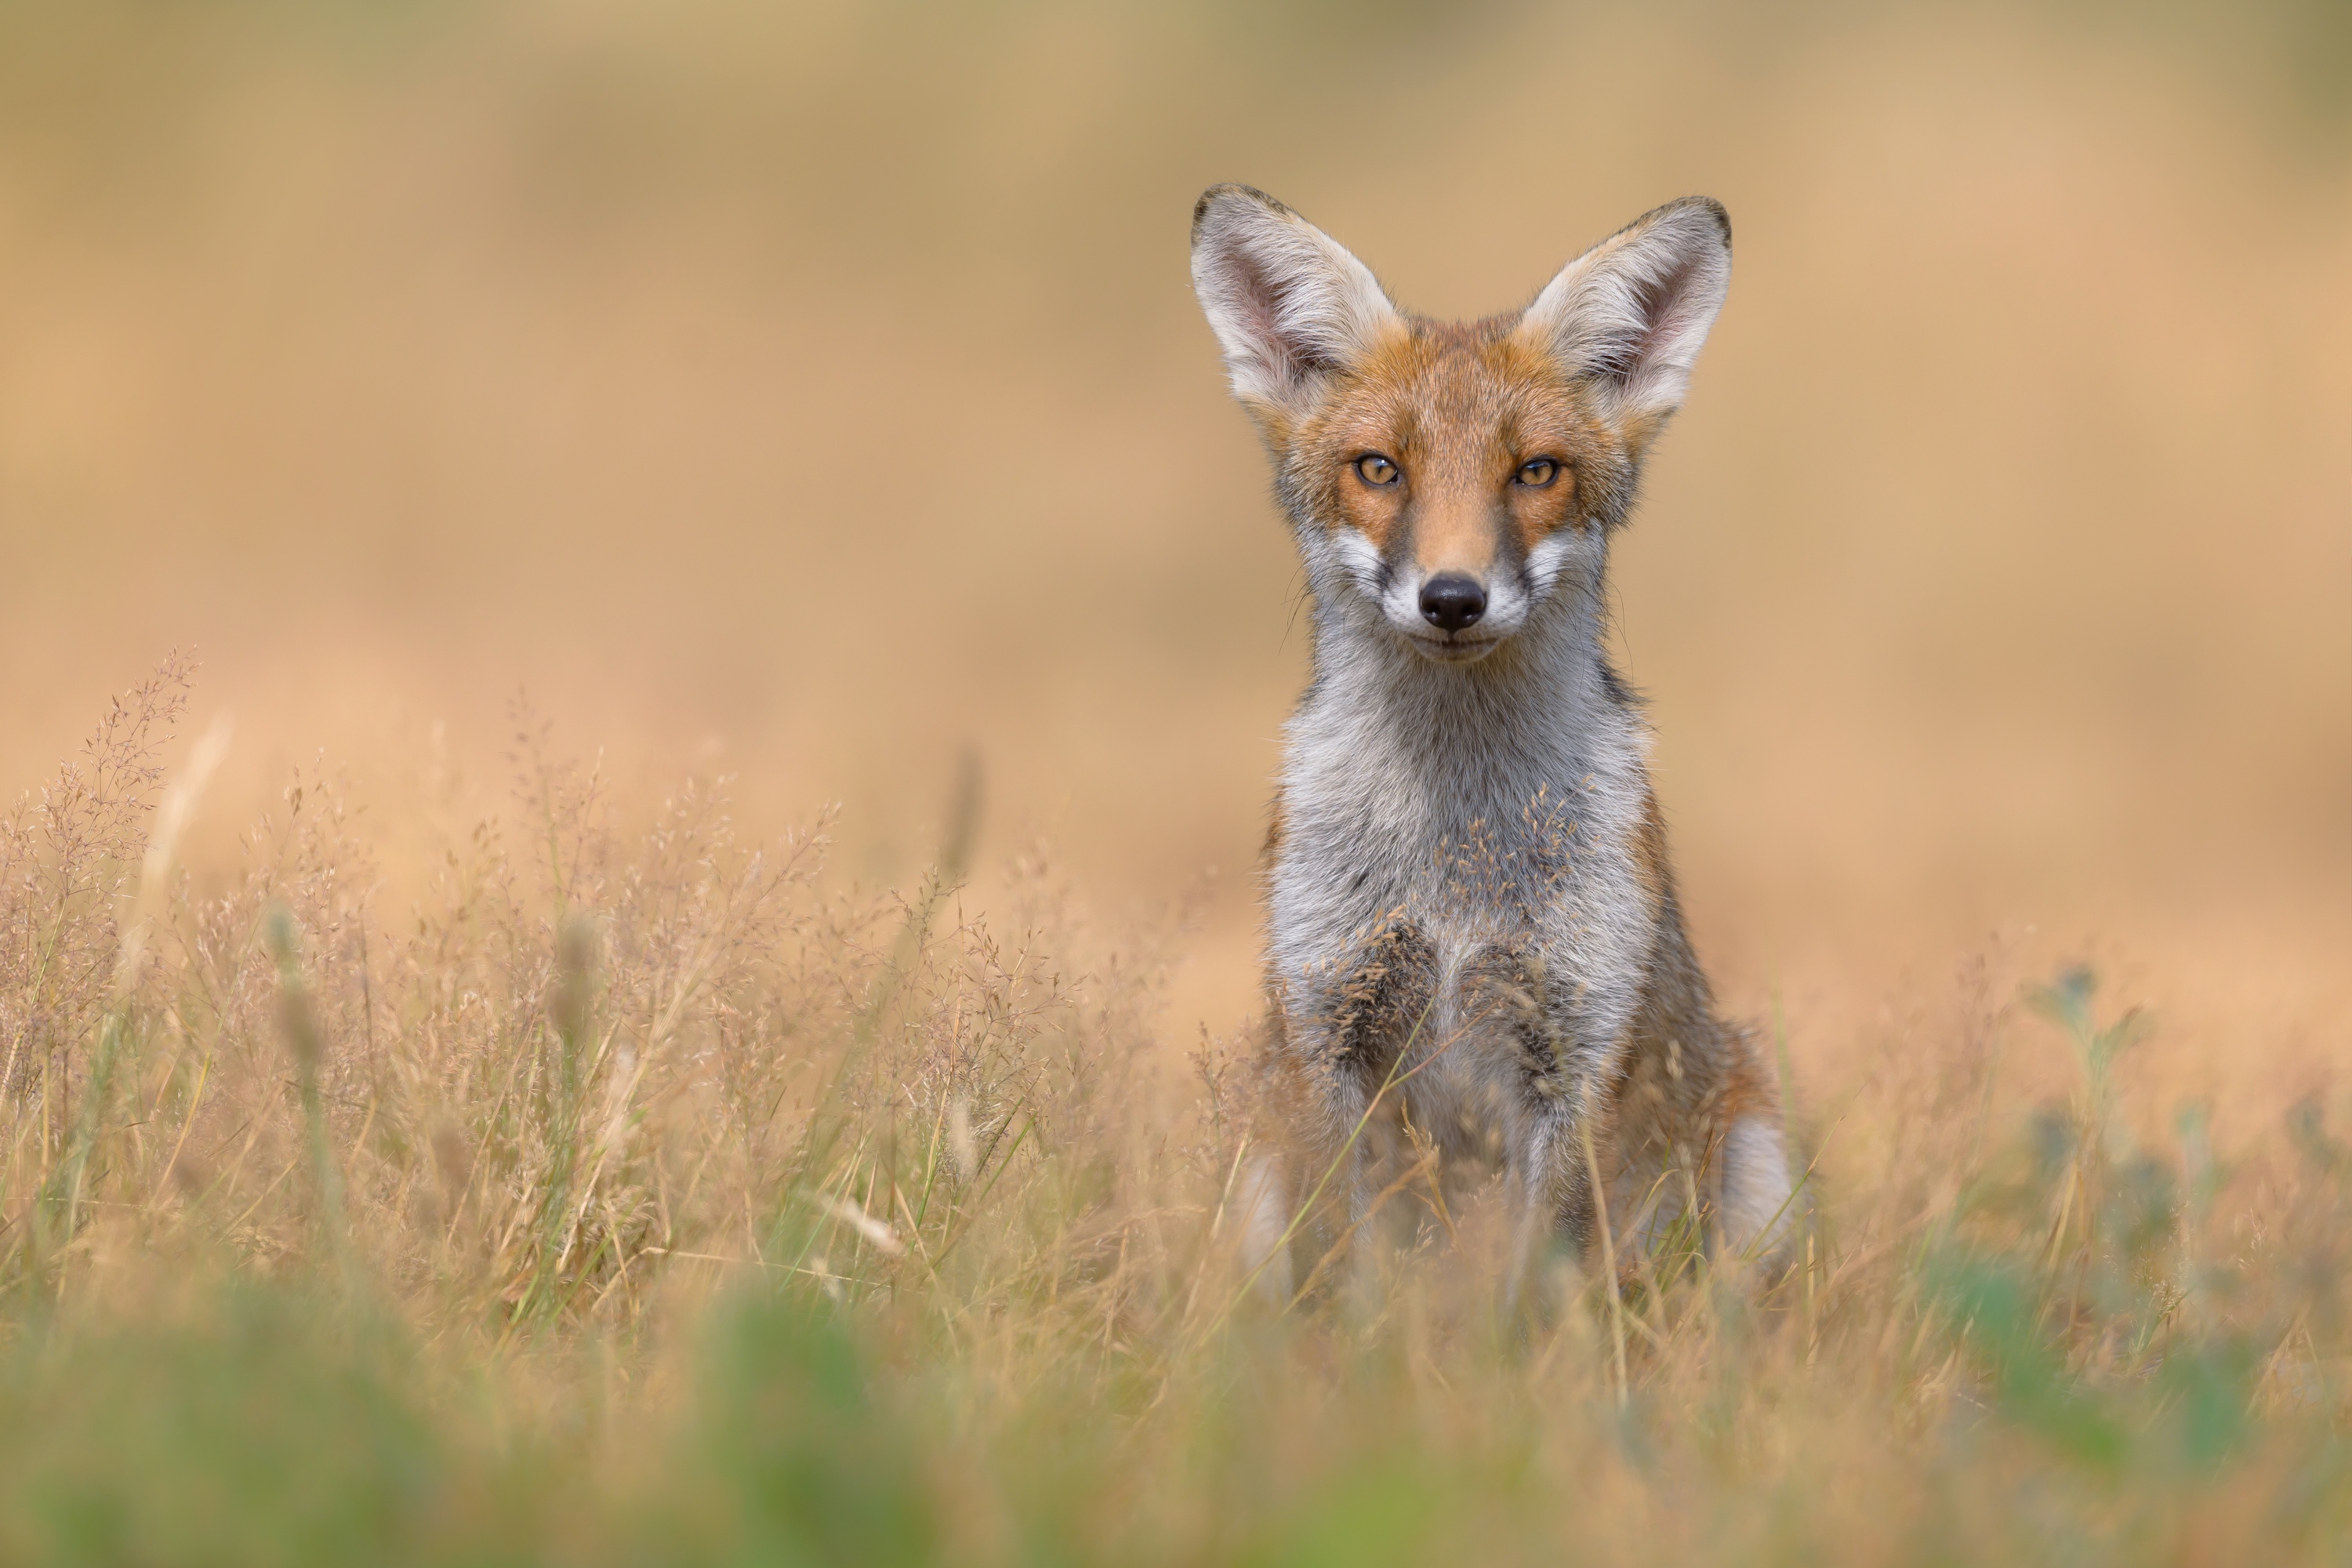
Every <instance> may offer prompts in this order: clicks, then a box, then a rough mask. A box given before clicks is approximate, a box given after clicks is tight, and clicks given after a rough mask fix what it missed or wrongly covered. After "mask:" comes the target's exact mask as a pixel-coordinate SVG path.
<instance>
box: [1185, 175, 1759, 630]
mask: <svg viewBox="0 0 2352 1568" xmlns="http://www.w3.org/2000/svg"><path fill="white" fill-rule="evenodd" d="M1730 277H1731V226H1730V221H1729V220H1728V219H1727V217H1726V216H1724V211H1723V208H1722V207H1721V206H1720V205H1717V203H1715V202H1712V201H1709V200H1707V199H1706V198H1704V197H1697V196H1694V197H1689V198H1686V199H1685V200H1683V201H1678V202H1675V203H1672V204H1670V205H1666V206H1663V207H1660V208H1658V209H1657V210H1656V211H1655V212H1653V213H1650V214H1649V215H1648V216H1644V217H1642V218H1639V219H1637V220H1635V221H1634V222H1633V224H1632V225H1631V226H1628V227H1626V228H1623V229H1621V230H1619V231H1618V232H1617V233H1616V234H1613V235H1612V236H1611V237H1608V238H1607V239H1604V240H1602V241H1601V243H1600V244H1598V245H1596V246H1594V247H1592V248H1591V249H1590V250H1588V251H1586V252H1585V253H1584V254H1583V255H1581V256H1580V257H1578V258H1576V259H1575V260H1573V261H1571V262H1570V263H1569V264H1568V265H1567V266H1566V267H1564V268H1561V269H1560V271H1559V275H1558V276H1557V277H1555V278H1554V279H1552V280H1551V281H1550V282H1549V283H1548V284H1546V285H1545V286H1544V289H1543V291H1542V292H1541V293H1539V294H1538V295H1537V296H1536V298H1535V301H1534V303H1532V304H1530V305H1528V307H1527V308H1526V309H1525V310H1518V311H1516V312H1513V313H1511V314H1508V315H1503V316H1491V317H1488V318H1487V319H1486V320H1484V321H1473V322H1469V323H1466V324H1457V323H1453V322H1444V321H1428V320H1426V319H1424V318H1422V317H1419V316H1414V315H1411V314H1408V313H1407V312H1405V311H1402V310H1399V309H1398V308H1397V307H1396V306H1395V305H1394V304H1393V303H1391V300H1389V297H1388V295H1387V293H1386V292H1385V291H1383V290H1382V289H1381V285H1380V282H1379V280H1378V279H1375V278H1374V277H1373V276H1372V274H1371V272H1370V269H1369V268H1366V267H1365V266H1364V264H1363V263H1362V262H1360V261H1359V260H1357V259H1356V258H1354V257H1353V256H1351V255H1349V253H1348V252H1347V251H1346V250H1345V249H1344V248H1342V247H1340V246H1339V244H1338V243H1337V242H1336V241H1334V240H1333V239H1332V238H1331V237H1329V236H1328V235H1326V234H1324V233H1323V231H1322V230H1320V229H1318V228H1317V227H1316V226H1314V225H1312V224H1310V223H1308V222H1307V220H1306V219H1304V218H1302V217H1300V216H1298V215H1297V213H1294V212H1292V211H1291V210H1290V209H1289V208H1287V207H1286V206H1284V205H1282V204H1281V203H1280V202H1277V201H1276V200H1275V199H1274V198H1273V197H1271V196H1268V195H1265V194H1264V193H1263V192H1259V191H1255V190H1252V189H1250V188H1249V187H1248V186H1246V185H1217V186H1214V187H1213V188H1212V189H1210V190H1209V191H1208V192H1207V193H1206V194H1204V195H1202V197H1201V200H1200V205H1198V206H1196V207H1195V208H1194V209H1193V213H1192V286H1193V289H1194V290H1195V291H1196V292H1197V293H1198V294H1199V296H1200V300H1201V306H1202V310H1205V311H1206V312H1207V313H1208V317H1209V324H1210V326H1211V327H1212V328H1213V329H1214V330H1215V331H1216V334H1217V341H1218V342H1219V343H1220V344H1221V345H1222V346H1223V350H1224V360H1225V368H1226V371H1227V372H1228V374H1230V375H1231V377H1232V380H1233V389H1234V396H1235V397H1237V398H1238V399H1240V401H1241V403H1242V405H1243V406H1244V407H1245V408H1247V409H1248V410H1249V412H1250V415H1251V416H1252V417H1253V418H1254V419H1255V421H1256V422H1257V426H1258V430H1259V433H1260V434H1261V435H1262V436H1264V437H1265V444H1266V447H1267V449H1268V450H1269V451H1270V452H1271V453H1272V455H1273V458H1274V463H1275V472H1276V489H1277V491H1278V493H1279V495H1280V497H1281V499H1282V502H1283V505H1284V506H1285V508H1286V510H1288V511H1289V513H1290V516H1291V520H1292V522H1293V524H1294V526H1295V527H1296V529H1297V533H1298V541H1299V548H1300V550H1301V552H1303V554H1304V555H1305V557H1306V563H1307V574H1308V579H1309V582H1310V584H1312V586H1313V589H1314V592H1315V594H1316V597H1317V599H1318V604H1320V605H1323V606H1324V607H1325V608H1326V609H1327V610H1328V611H1329V612H1332V613H1336V614H1344V615H1348V616H1351V617H1354V618H1360V619H1362V620H1365V621H1368V622H1370V623H1372V624H1373V625H1375V626H1381V627H1385V628H1386V631H1387V632H1389V633H1392V634H1393V635H1394V636H1395V637H1399V638H1402V640H1403V641H1404V643H1405V644H1406V645H1407V646H1409V647H1412V649H1414V650H1415V651H1416V652H1418V653H1420V654H1422V655H1423V656H1425V657H1426V658H1431V659H1433V660H1436V661H1439V662H1441V663H1454V664H1467V663H1473V662H1475V661H1476V660H1479V659H1481V658H1486V656H1487V655H1489V654H1491V653H1493V652H1494V651H1495V650H1496V648H1497V647H1501V646H1502V645H1503V644H1504V643H1505V642H1506V641H1507V639H1509V638H1510V637H1512V636H1513V635H1514V634H1515V633H1517V632H1519V631H1521V630H1523V629H1525V628H1526V627H1527V626H1528V624H1529V622H1530V620H1531V619H1532V618H1534V617H1536V616H1538V615H1539V614H1540V613H1541V612H1542V610H1543V608H1544V606H1545V605H1547V604H1550V603H1553V602H1555V601H1558V600H1560V599H1562V598H1564V597H1566V598H1574V599H1580V600H1586V601H1589V600H1591V597H1592V591H1593V590H1596V589H1597V588H1598V586H1599V584H1600V581H1601V571H1602V569H1603V567H1604V566H1605V564H1606V562H1607V555H1608V535H1609V532H1610V531H1611V530H1612V529H1613V528H1614V527H1615V526H1616V525H1617V524H1619V523H1621V522H1622V521H1624V518H1625V514H1626V511H1627V510H1628V509H1629V508H1630V507H1631V505H1632V503H1633V487H1634V481H1635V479H1636V478H1637V477H1638V475H1639V473H1640V469H1641V465H1642V458H1643V454H1644V453H1646V452H1647V451H1648V449H1649V447H1650V445H1651V443H1652V442H1653V441H1654V440H1655V439H1656V437H1657V435H1658V433H1659V431H1660V430H1662V429H1663V428H1664V426H1665V423H1666V421H1667V419H1668V418H1669V417H1671V416H1672V415H1673V414H1674V412H1675V409H1676V408H1677V407H1679V406H1680V405H1681V404H1682V399H1683V390H1684V388H1685V386H1686V385H1687V384H1688V383H1689V380H1690V372H1691V364H1692V362H1693V361H1694V360H1696V358H1697V357H1698V351H1699V345H1700V344H1701V343H1703V342H1706V332H1707V328H1708V327H1709V326H1710V325H1712V324H1713V322H1714V321H1715V314H1716V311H1717V309H1718V308H1719V307H1720V306H1721V305H1722V303H1723V295H1724V289H1725V288H1726V286H1727V284H1728V283H1729V281H1730Z"/></svg>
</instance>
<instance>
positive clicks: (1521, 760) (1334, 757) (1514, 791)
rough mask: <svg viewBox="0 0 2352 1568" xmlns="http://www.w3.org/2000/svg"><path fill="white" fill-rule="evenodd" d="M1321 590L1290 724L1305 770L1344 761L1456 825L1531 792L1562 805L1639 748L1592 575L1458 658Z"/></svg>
mask: <svg viewBox="0 0 2352 1568" xmlns="http://www.w3.org/2000/svg"><path fill="white" fill-rule="evenodd" d="M1316 597H1317V605H1316V617H1315V621H1316V625H1315V672H1314V681H1313V684H1312V686H1311V687H1310V688H1309V689H1308V692H1307V699H1306V700H1305V701H1304V702H1303V703H1302V704H1301V706H1300V710H1299V713H1298V717H1297V720H1296V721H1294V722H1293V724H1292V727H1291V746H1292V755H1293V761H1294V763H1296V764H1297V765H1299V766H1301V767H1303V768H1304V769H1305V770H1307V771H1308V772H1312V773H1321V772H1322V769H1321V768H1320V767H1319V766H1318V763H1321V762H1332V763H1337V762H1339V760H1340V759H1341V758H1349V759H1350V761H1349V766H1348V768H1347V770H1346V771H1349V772H1352V773H1357V775H1358V777H1359V778H1360V779H1362V780H1364V781H1365V782H1366V783H1367V784H1369V783H1370V781H1371V779H1373V778H1375V777H1384V778H1385V779H1386V781H1387V782H1388V783H1389V784H1391V785H1393V784H1404V785H1405V786H1406V788H1407V789H1408V791H1409V793H1410V794H1411V795H1413V796H1416V797H1418V799H1419V801H1420V803H1421V805H1422V807H1423V811H1424V812H1425V813H1426V814H1427V816H1428V819H1429V821H1428V826H1431V827H1433V828H1436V829H1438V830H1440V831H1443V832H1448V833H1453V832H1459V831H1462V830H1464V829H1465V828H1466V827H1468V826H1469V825H1471V824H1472V823H1475V822H1477V821H1480V820H1482V819H1483V820H1484V821H1486V823H1488V824H1489V825H1491V826H1496V827H1501V826H1504V825H1506V824H1508V823H1511V822H1515V821H1517V819H1518V818H1519V817H1520V816H1522V814H1524V813H1525V812H1526V811H1527V810H1528V807H1529V805H1530V803H1531V801H1532V800H1533V798H1534V797H1535V796H1536V795H1537V794H1538V791H1544V792H1547V793H1548V794H1549V797H1550V799H1552V800H1553V801H1554V802H1561V801H1563V800H1564V798H1565V797H1567V796H1569V795H1572V794H1574V793H1575V792H1576V791H1577V789H1578V787H1579V784H1580V781H1581V780H1583V779H1584V778H1585V777H1586V776H1587V775H1588V774H1590V773H1592V772H1594V771H1595V770H1596V769H1598V770H1600V771H1602V772H1607V773H1613V772H1616V771H1617V768H1616V767H1615V766H1612V763H1614V762H1616V760H1617V759H1620V758H1622V757H1623V756H1624V754H1625V752H1626V749H1627V746H1628V745H1629V744H1631V745H1633V746H1635V747H1637V748H1638V745H1639V742H1638V739H1637V738H1636V737H1635V735H1634V731H1637V730H1638V728H1639V723H1638V720H1636V719H1635V718H1634V717H1633V715H1632V714H1630V713H1628V712H1627V711H1626V710H1625V709H1624V707H1623V705H1622V702H1621V701H1620V700H1618V699H1617V698H1616V697H1615V696H1613V695H1612V679H1611V678H1610V675H1609V673H1608V665H1607V660H1606V655H1605V652H1604V650H1603V647H1602V633H1603V630H1604V626H1605V617H1604V613H1603V608H1602V605H1603V598H1602V589H1601V577H1600V575H1599V574H1593V575H1592V576H1591V577H1590V578H1588V579H1583V580H1579V581H1571V582H1564V583H1561V584H1559V586H1558V588H1557V589H1556V590H1555V591H1554V593H1553V594H1552V595H1549V597H1548V598H1547V599H1546V600H1545V601H1544V602H1543V603H1542V604H1541V605H1538V606H1537V607H1536V609H1535V610H1534V612H1533V613H1532V614H1530V615H1529V616H1528V620H1527V623H1526V624H1525V625H1524V626H1521V627H1520V629H1519V630H1518V631H1517V633H1516V634H1514V635H1513V636H1512V637H1509V638H1508V639H1507V640H1506V641H1505V642H1504V643H1503V644H1502V645H1501V646H1500V647H1497V648H1496V650H1495V651H1494V652H1493V653H1491V654H1489V655H1487V656H1486V658H1483V659H1480V660H1479V661H1478V662H1476V663H1475V664H1467V665H1448V664H1440V663H1438V662H1436V661H1434V660H1433V659H1430V658H1425V657H1423V655H1421V654H1419V653H1416V652H1415V651H1413V649H1412V647H1409V646H1407V645H1406V644H1405V642H1404V640H1403V639H1402V637H1399V636H1398V635H1397V633H1396V632H1395V630H1394V629H1393V628H1391V627H1390V626H1388V625H1387V624H1386V623H1385V621H1383V620H1382V619H1381V616H1380V614H1379V612H1378V610H1377V609H1376V608H1374V607H1372V606H1370V605H1366V604H1364V602H1363V601H1362V599H1361V598H1360V596H1351V595H1345V594H1339V595H1324V594H1320V593H1318V595H1316ZM1318 753H1320V755H1319V756H1318ZM1335 782H1336V781H1335Z"/></svg>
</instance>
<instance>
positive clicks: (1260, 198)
mask: <svg viewBox="0 0 2352 1568" xmlns="http://www.w3.org/2000/svg"><path fill="white" fill-rule="evenodd" d="M1192 289H1193V291H1194V292H1195V293H1196V294H1198V295H1199V296H1200V300H1201V309H1202V310H1204V311H1205V312H1207V314H1208V318H1209V325H1210V327H1211V328H1213V330H1214V331H1215V332H1216V334H1217V342H1218V343H1219V344H1220V345H1221V346H1222V347H1223V350H1224V355H1225V369H1226V373H1227V374H1229V375H1231V376H1232V378H1233V386H1234V395H1235V396H1237V397H1239V398H1240V399H1241V400H1242V401H1243V402H1244V403H1250V404H1261V405H1272V406H1273V407H1275V408H1277V409H1281V410H1284V411H1286V412H1290V413H1296V412H1298V411H1299V409H1300V405H1301V404H1302V402H1303V401H1304V400H1306V399H1307V398H1309V397H1311V395H1313V393H1314V392H1315V390H1316V389H1317V386H1318V384H1319V382H1320V381H1321V379H1322V378H1323V377H1324V376H1325V375H1327V374H1329V373H1330V372H1332V371H1334V370H1338V369H1340V368H1343V367H1344V366H1346V365H1348V364H1349V363H1352V362H1353V361H1354V360H1356V359H1357V358H1358V357H1360V355H1362V354H1363V353H1365V352H1366V351H1368V350H1369V349H1370V347H1371V346H1372V345H1373V343H1375V342H1378V341H1379V340H1380V338H1381V335H1382V334H1383V333H1385V332H1386V331H1389V330H1391V328H1393V327H1394V326H1395V325H1396V324H1397V323H1398V320H1399V318H1398V316H1397V310H1396V307H1395V306H1394V305H1392V304H1391V303H1390V302H1389V298H1388V296H1387V295H1386V294H1385V293H1383V292H1381V285H1380V281H1379V279H1375V278H1374V277H1373V276H1372V273H1371V269H1370V268H1368V267H1366V266H1365V265H1364V264H1363V263H1362V262H1360V261H1359V260H1357V259H1356V258H1354V257H1353V256H1350V255H1349V254H1348V251H1347V250H1346V248H1345V247H1342V246H1341V245H1340V244H1339V242H1338V241H1336V240H1334V239H1333V238H1331V237H1330V236H1328V235H1327V234H1325V233H1324V232H1323V231H1322V230H1321V229H1318V228H1317V227H1316V226H1314V225H1313V224H1311V223H1308V222H1307V220H1306V219H1305V218H1303V217H1300V216H1298V215H1297V213H1294V212H1292V211H1291V210H1290V209H1289V208H1287V207H1286V206H1284V205H1282V204H1281V203H1279V202H1277V201H1276V200H1274V198H1272V197H1271V196H1267V195H1263V194H1261V193H1259V192H1257V191H1253V190H1251V189H1249V188H1248V187H1247V186H1244V185H1219V186H1217V187H1216V188H1214V189H1213V190H1212V191H1210V192H1209V193H1208V194H1207V195H1204V196H1202V198H1201V205H1200V206H1199V207H1198V208H1197V209H1196V210H1195V211H1194V213H1193V216H1192Z"/></svg>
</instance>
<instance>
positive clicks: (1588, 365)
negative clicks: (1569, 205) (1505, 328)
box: [1518, 196, 1731, 418]
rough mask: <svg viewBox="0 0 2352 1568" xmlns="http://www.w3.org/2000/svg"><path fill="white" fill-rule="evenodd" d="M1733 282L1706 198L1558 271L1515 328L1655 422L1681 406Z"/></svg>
mask: <svg viewBox="0 0 2352 1568" xmlns="http://www.w3.org/2000/svg"><path fill="white" fill-rule="evenodd" d="M1730 284H1731V226H1730V222H1729V220H1728V219H1727V218H1726V217H1725V216H1724V213H1723V208H1722V207H1721V206H1719V205H1717V204H1716V203H1714V202H1712V201H1709V200H1707V199H1706V197H1704V196H1690V197H1686V198H1685V199H1684V200H1682V201H1678V202H1674V203H1671V204H1669V205H1665V206H1663V207H1660V208H1659V209H1658V210H1657V211H1655V212H1654V213H1650V214H1648V215H1647V216H1643V217H1641V218H1637V219H1636V220H1634V222H1633V223H1632V224H1631V225H1629V226H1626V227H1625V228H1622V229H1621V230H1619V231H1618V232H1617V233H1615V234H1613V235H1612V236H1610V237H1608V238H1607V239H1604V240H1602V241H1601V243H1600V244H1599V245H1596V246H1594V247H1592V248H1591V249H1590V250H1588V251H1586V252H1585V253H1584V254H1583V255H1582V256H1580V257H1578V258H1576V259H1575V260H1573V261H1571V262H1570V263H1569V264H1568V265H1567V266H1566V267H1564V268H1560V271H1559V276H1558V277H1556V278H1554V279H1552V280H1551V281H1550V282H1549V283H1548V284H1546V285H1545V286H1544V291H1543V292H1542V293H1540V294H1538V295H1537V296H1536V300H1535V303H1534V304H1532V305H1529V306H1528V309H1527V313H1526V314H1525V315H1524V316H1522V317H1521V318H1520V321H1519V328H1518V330H1519V331H1520V332H1522V333H1525V334H1528V335H1530V336H1532V337H1534V338H1535V339H1536V340H1537V341H1538V342H1540V343H1542V344H1543V345H1544V346H1546V347H1548V348H1549V350H1550V352H1551V353H1553V354H1554V355H1555V356H1557V357H1558V358H1559V361H1560V363H1562V364H1564V365H1566V366H1567V367H1568V368H1569V370H1570V372H1571V374H1578V375H1585V376H1591V377H1592V378H1593V379H1594V380H1596V381H1598V382H1600V383H1601V384H1602V385H1604V386H1606V387H1609V388H1611V389H1612V390H1613V391H1614V392H1615V394H1616V395H1617V398H1618V402H1619V406H1620V407H1621V409H1622V411H1623V412H1624V413H1626V414H1628V415H1632V416H1637V417H1643V418H1657V417H1662V416H1665V415H1668V414H1672V413H1673V412H1674V411H1675V409H1677V408H1679V407H1681V406H1682V401H1683V394H1684V392H1685V389H1686V388H1687V387H1688V386H1689V385H1690V373H1691V366H1692V364H1693V363H1695V362H1696V360H1697V359H1698V351H1699V348H1700V346H1701V345H1703V344H1704V343H1705V342H1706V333H1707V329H1708V328H1709V327H1711V326H1713V325H1714V324H1715V315H1716V312H1717V310H1721V309H1722V308H1723V296H1724V291H1725V290H1726V289H1728V288H1729V287H1730Z"/></svg>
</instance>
